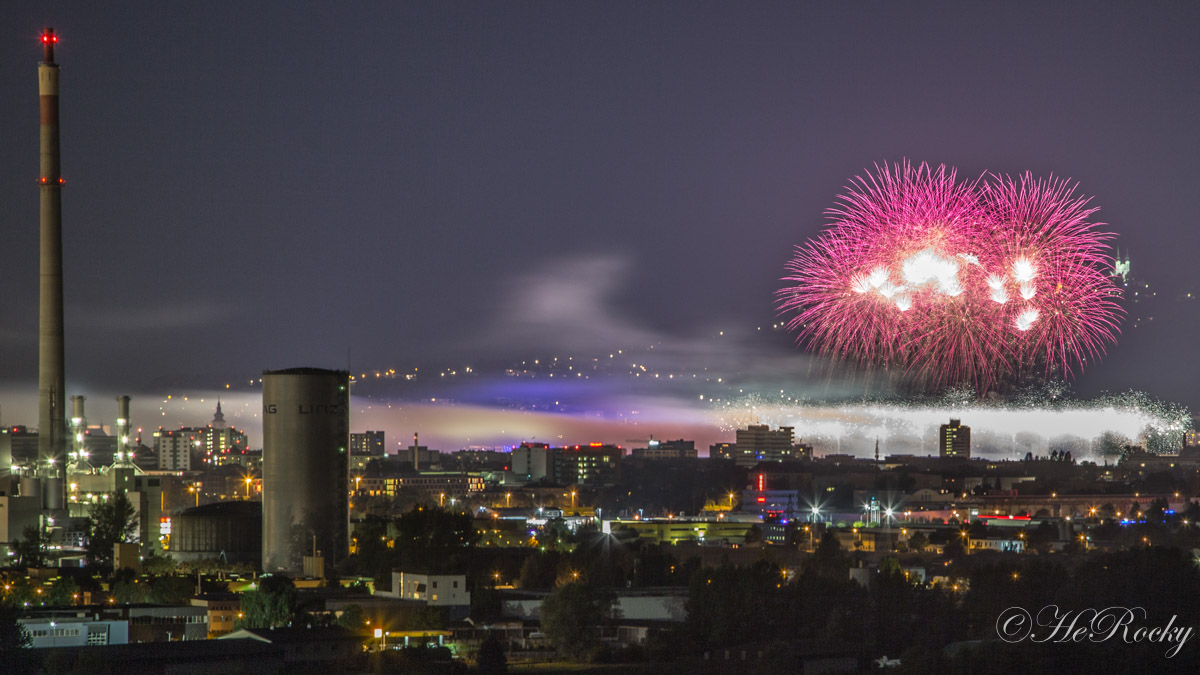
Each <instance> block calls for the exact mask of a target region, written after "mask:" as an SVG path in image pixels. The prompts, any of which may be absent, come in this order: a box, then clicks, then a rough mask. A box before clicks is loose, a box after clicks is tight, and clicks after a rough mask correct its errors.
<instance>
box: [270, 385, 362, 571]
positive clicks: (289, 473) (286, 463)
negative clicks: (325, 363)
mask: <svg viewBox="0 0 1200 675" xmlns="http://www.w3.org/2000/svg"><path fill="white" fill-rule="evenodd" d="M349 453H350V373H348V372H345V371H340V370H323V369H320V368H292V369H288V370H275V371H264V372H263V467H262V482H263V499H262V501H263V537H262V540H263V553H262V560H263V562H262V567H263V571H264V572H277V571H286V572H290V573H293V574H296V573H300V572H302V571H303V570H304V568H305V567H306V566H307V567H309V569H318V568H321V567H322V566H324V567H325V568H326V569H329V568H332V567H333V566H334V565H336V564H337V563H338V562H340V561H341V560H342V559H343V558H345V557H346V556H347V555H349V550H350V544H349V528H350V509H349V489H350V485H349V480H350V472H349ZM306 558H308V561H307V562H306V560H305V559H306ZM318 559H319V560H318ZM319 563H323V565H322V564H319Z"/></svg>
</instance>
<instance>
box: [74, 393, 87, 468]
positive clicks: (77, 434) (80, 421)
mask: <svg viewBox="0 0 1200 675" xmlns="http://www.w3.org/2000/svg"><path fill="white" fill-rule="evenodd" d="M86 400H87V397H86V396H72V397H71V436H72V439H71V441H72V442H71V447H72V448H73V450H72V451H71V465H72V467H71V471H76V470H78V468H79V461H80V460H81V459H83V457H84V454H85V453H84V449H83V435H84V434H85V433H87V417H86V416H85V413H84V410H83V402H84V401H86Z"/></svg>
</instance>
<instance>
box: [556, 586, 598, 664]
mask: <svg viewBox="0 0 1200 675" xmlns="http://www.w3.org/2000/svg"><path fill="white" fill-rule="evenodd" d="M611 607H612V600H611V599H610V598H608V597H607V596H604V595H602V594H600V593H597V592H596V591H594V590H593V589H591V588H589V587H588V586H585V585H584V584H581V583H569V584H566V585H563V586H559V587H558V588H556V589H554V592H552V593H551V594H550V595H549V596H547V597H546V599H545V600H543V601H542V632H543V633H545V634H546V638H547V639H548V640H549V641H550V644H551V645H553V646H554V648H555V649H557V650H558V653H559V654H561V655H562V656H564V657H566V658H570V659H574V660H577V661H578V660H582V659H583V658H584V657H585V656H586V655H587V653H588V652H589V651H590V650H591V649H592V648H593V647H595V646H596V645H598V644H599V641H598V640H597V639H596V636H595V632H594V631H593V629H594V628H595V627H597V626H599V625H600V624H601V623H603V622H604V620H605V619H606V618H607V617H608V613H609V610H610V609H611Z"/></svg>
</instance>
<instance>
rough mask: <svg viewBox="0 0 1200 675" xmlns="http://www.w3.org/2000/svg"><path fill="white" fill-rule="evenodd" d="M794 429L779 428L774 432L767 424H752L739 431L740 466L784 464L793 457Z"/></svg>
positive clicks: (738, 457) (737, 457)
mask: <svg viewBox="0 0 1200 675" xmlns="http://www.w3.org/2000/svg"><path fill="white" fill-rule="evenodd" d="M793 438H794V433H793V428H792V427H779V429H778V430H776V431H772V430H771V427H769V426H768V425H766V424H751V425H750V426H748V427H746V428H745V429H738V430H737V451H736V452H735V453H734V460H735V461H736V462H737V465H738V466H745V467H752V466H754V465H756V464H758V463H759V462H782V461H783V460H785V459H792V457H793V447H792V443H793Z"/></svg>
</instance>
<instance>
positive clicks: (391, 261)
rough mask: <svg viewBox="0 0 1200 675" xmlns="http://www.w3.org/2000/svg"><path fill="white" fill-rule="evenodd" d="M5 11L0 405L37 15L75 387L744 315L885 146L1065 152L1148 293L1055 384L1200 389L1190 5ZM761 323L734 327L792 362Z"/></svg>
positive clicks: (437, 354)
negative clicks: (1087, 362)
mask: <svg viewBox="0 0 1200 675" xmlns="http://www.w3.org/2000/svg"><path fill="white" fill-rule="evenodd" d="M243 5H246V6H243ZM5 19H6V20H5V21H4V22H3V23H2V24H0V119H3V121H4V127H5V133H4V134H3V135H2V136H0V158H3V161H0V204H3V206H4V213H3V215H2V216H0V217H2V218H3V229H2V230H0V232H2V233H3V246H4V256H3V264H2V265H0V316H3V320H2V322H0V388H3V395H2V397H0V405H3V409H4V421H5V422H6V423H21V422H25V423H28V424H31V425H32V424H35V420H34V419H32V418H31V419H16V418H23V417H25V415H26V414H31V413H32V411H33V410H34V406H35V401H34V400H35V399H36V375H37V368H36V359H37V341H36V330H37V302H36V300H37V264H38V259H37V246H38V215H37V208H38V196H37V188H36V186H35V184H34V180H35V178H36V173H37V166H38V165H37V148H38V127H37V123H38V116H37V85H36V82H37V80H36V65H37V62H38V61H39V60H40V58H41V49H40V44H39V40H38V35H39V33H40V29H41V28H42V26H53V27H54V28H55V30H56V31H57V32H58V33H59V34H60V36H61V42H60V45H59V48H58V52H57V60H58V62H59V63H60V64H61V66H62V115H61V118H62V125H63V126H62V148H63V150H62V152H63V158H62V165H63V173H64V176H65V178H66V181H67V185H66V188H65V190H64V193H63V213H64V221H63V222H64V225H63V227H64V237H65V252H64V258H65V266H66V275H65V294H66V325H67V336H66V340H67V342H66V344H67V364H66V367H67V381H68V388H69V389H73V390H78V391H81V392H83V393H89V392H93V391H103V392H105V393H106V394H107V393H109V392H115V391H118V390H128V391H130V392H136V393H143V392H144V393H146V394H151V395H155V396H157V395H158V394H165V393H166V392H169V391H172V390H174V391H179V390H180V389H181V388H195V389H204V390H210V389H214V388H217V387H220V386H222V385H223V384H224V383H226V382H235V383H242V384H245V383H246V382H247V380H248V379H249V378H251V377H254V376H256V375H257V374H258V373H259V372H261V371H262V370H263V369H268V368H285V367H292V366H298V365H311V366H320V367H333V368H344V367H346V366H347V364H348V363H349V366H350V368H351V369H352V370H354V371H356V372H358V371H362V370H375V369H379V368H384V369H386V368H397V369H411V368H413V367H418V366H419V367H421V368H422V369H423V370H424V369H432V370H436V369H439V368H444V367H457V366H462V365H475V366H476V367H479V368H483V367H494V368H497V369H503V368H504V367H506V366H507V365H510V364H512V363H517V362H519V361H520V360H522V359H526V358H533V357H537V356H541V357H543V358H544V357H546V356H548V355H551V354H560V353H562V354H566V353H573V354H576V355H577V356H591V355H594V354H599V353H601V352H605V353H607V351H608V350H610V349H616V348H618V347H625V348H630V347H631V346H634V345H638V346H642V347H644V346H645V344H644V343H651V344H659V345H663V346H662V347H660V348H663V349H669V348H670V346H671V345H679V344H683V345H694V344H700V343H703V341H705V340H709V339H711V338H712V336H715V335H719V331H721V330H727V331H730V332H731V334H736V333H739V332H741V331H746V332H750V331H754V330H755V329H756V328H757V327H759V326H768V327H769V326H770V325H771V324H772V322H774V321H776V320H777V319H776V317H775V313H774V308H773V300H774V298H773V292H774V290H775V289H777V288H778V287H779V286H780V285H781V283H780V281H779V278H780V277H781V276H782V275H783V274H784V263H785V261H786V260H787V259H788V257H789V256H790V254H791V249H792V247H793V246H794V245H796V244H799V243H801V242H803V241H804V240H805V239H806V238H808V237H810V236H812V235H813V234H815V233H816V232H817V231H818V230H819V229H820V227H821V226H822V224H823V223H824V222H825V218H824V215H823V213H824V210H825V209H826V208H827V207H829V206H830V205H831V204H832V203H833V200H834V198H835V196H836V195H837V194H838V193H839V192H840V191H841V188H842V186H844V185H845V184H846V183H847V182H848V180H849V179H850V178H851V177H853V176H854V175H856V174H859V173H861V172H863V171H864V170H865V169H869V168H870V167H872V166H873V165H874V164H875V163H876V162H883V161H900V160H903V159H905V158H908V159H910V160H913V161H918V162H920V161H927V162H930V163H933V164H940V163H945V164H948V165H952V166H956V167H958V169H959V171H960V174H962V175H965V176H968V177H976V176H978V175H980V174H982V173H984V172H986V171H996V172H1001V173H1017V172H1022V171H1026V170H1029V171H1032V172H1033V173H1034V174H1036V175H1040V176H1047V175H1050V174H1054V175H1061V176H1068V177H1071V178H1072V179H1074V180H1076V181H1078V182H1079V184H1080V190H1081V191H1082V192H1083V193H1085V194H1089V195H1094V196H1095V200H1094V203H1095V204H1096V205H1098V206H1100V207H1101V211H1100V213H1099V215H1098V218H1099V219H1100V220H1101V221H1103V222H1105V223H1108V226H1107V227H1108V228H1109V229H1111V230H1112V231H1115V232H1117V233H1118V235H1119V236H1118V239H1117V244H1118V246H1119V247H1120V248H1121V250H1122V251H1126V250H1128V251H1129V252H1130V254H1131V256H1132V259H1133V267H1134V273H1135V275H1137V276H1139V277H1141V278H1142V279H1144V280H1146V281H1149V282H1150V283H1151V284H1152V288H1154V289H1155V290H1157V291H1158V292H1159V294H1160V295H1159V297H1158V298H1156V299H1155V301H1154V303H1151V304H1143V305H1142V307H1139V308H1136V310H1135V311H1136V313H1140V314H1147V315H1153V317H1154V319H1153V320H1152V321H1147V322H1145V323H1144V324H1143V325H1142V326H1139V327H1138V328H1136V329H1133V328H1131V327H1129V326H1128V325H1127V326H1126V327H1125V328H1124V335H1123V337H1122V338H1121V339H1120V341H1119V343H1118V344H1117V346H1116V347H1114V348H1112V349H1111V350H1110V354H1109V357H1108V358H1107V359H1106V360H1105V361H1104V362H1102V363H1101V364H1100V365H1098V366H1095V367H1093V368H1092V370H1091V371H1089V372H1088V373H1087V374H1086V375H1085V376H1084V378H1083V379H1082V380H1081V381H1080V382H1078V383H1077V389H1078V390H1079V391H1080V392H1081V393H1083V394H1089V393H1093V392H1095V391H1098V390H1100V389H1109V390H1124V389H1129V388H1134V389H1139V390H1145V391H1147V392H1149V393H1150V394H1151V395H1153V396H1157V397H1162V398H1165V399H1170V400H1174V401H1178V402H1180V403H1183V404H1185V405H1188V406H1190V407H1191V408H1192V409H1193V410H1195V409H1197V408H1200V395H1198V394H1197V392H1196V389H1195V386H1194V384H1195V382H1196V379H1197V377H1196V376H1197V374H1198V372H1197V368H1196V365H1195V363H1196V361H1195V357H1194V354H1193V349H1192V344H1193V343H1194V340H1195V338H1194V336H1195V335H1196V329H1197V321H1196V316H1197V311H1196V309H1197V306H1196V305H1194V304H1192V303H1190V302H1187V301H1184V300H1178V299H1177V297H1176V296H1177V295H1178V294H1180V293H1186V292H1188V291H1193V292H1195V291H1200V284H1197V283H1196V282H1197V274H1196V271H1195V259H1196V252H1197V250H1200V227H1197V226H1198V225H1200V218H1198V216H1197V213H1196V208H1195V204H1196V194H1197V192H1196V186H1197V185H1200V162H1198V161H1197V159H1196V157H1197V150H1198V149H1200V78H1198V77H1197V73H1200V40H1198V39H1197V35H1200V5H1198V4H1194V3H1181V2H1170V3H1166V2H1162V3H1155V2H1142V3H1102V2H1082V3H1068V2H1056V3H975V2H968V3H963V2H948V3H914V2H904V3H883V2H879V3H811V4H806V3H778V4H776V3H753V4H743V3H712V4H709V3H702V2H684V3H667V2H654V3H611V2H610V3H581V2H572V3H559V2H538V3H532V2H506V3H494V2H493V3H464V2H457V3H445V2H427V3H398V2H375V3H360V2H354V3H329V2H321V3H316V2H287V3H283V2H279V3H217V4H215V5H214V4H210V3H189V4H184V3H170V2H155V3H128V2H127V3H119V4H118V5H113V6H110V5H108V4H105V3H85V2H60V3H53V4H45V5H38V4H34V3H29V4H25V5H22V6H19V7H10V8H8V11H7V12H6V16H5ZM776 337H778V338H779V339H776V340H770V341H765V342H764V341H760V342H754V343H753V346H752V347H747V349H752V350H754V351H755V356H753V358H752V357H751V356H747V360H748V361H749V360H753V359H758V358H760V357H759V356H757V354H758V353H759V352H761V351H766V352H768V353H769V354H770V355H771V358H773V359H780V360H784V361H787V360H793V361H794V362H795V363H797V364H807V363H808V360H807V359H806V357H804V356H803V355H802V354H800V353H797V352H796V351H795V350H794V349H793V348H792V347H791V346H789V344H788V340H787V339H786V338H785V337H784V336H782V335H779V336H776ZM739 344H742V343H739ZM745 344H750V343H749V342H747V343H745ZM680 352H681V353H682V354H684V356H686V355H687V354H692V356H693V358H695V359H702V358H704V354H705V351H704V350H703V349H698V350H691V351H689V350H688V349H687V348H681V350H680ZM734 352H736V348H734ZM722 358H724V359H725V360H726V361H727V362H729V363H736V362H737V361H738V359H737V356H736V353H734V354H732V355H731V354H730V353H729V349H726V350H725V352H724V353H723V356H722ZM691 365H692V366H693V367H702V364H700V363H693V364H691ZM727 365H728V364H727ZM808 372H811V371H809V370H806V368H805V367H798V368H797V369H796V373H797V375H796V377H797V378H802V377H804V373H808ZM14 411H15V412H14ZM195 421H196V422H201V421H206V420H201V419H197V420H195ZM355 426H356V427H357V425H355Z"/></svg>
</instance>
